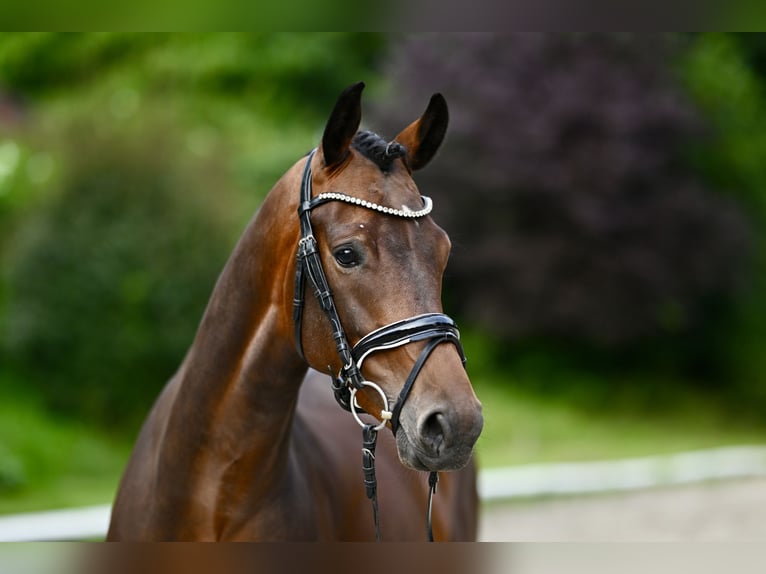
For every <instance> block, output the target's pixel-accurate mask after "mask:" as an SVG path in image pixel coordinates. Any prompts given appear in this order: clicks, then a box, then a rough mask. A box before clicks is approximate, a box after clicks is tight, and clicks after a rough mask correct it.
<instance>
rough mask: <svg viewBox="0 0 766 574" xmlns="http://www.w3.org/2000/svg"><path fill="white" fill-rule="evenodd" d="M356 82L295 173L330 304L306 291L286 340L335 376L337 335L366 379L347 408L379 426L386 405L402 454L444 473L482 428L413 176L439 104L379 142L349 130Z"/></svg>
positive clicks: (430, 224) (427, 153) (443, 247)
mask: <svg viewBox="0 0 766 574" xmlns="http://www.w3.org/2000/svg"><path fill="white" fill-rule="evenodd" d="M363 87H364V85H363V84H361V83H360V84H356V85H354V86H351V87H350V88H348V89H347V90H346V91H345V92H343V93H342V94H341V96H340V98H339V99H338V101H337V103H336V105H335V107H334V109H333V111H332V113H331V115H330V118H329V120H328V122H327V125H326V127H325V130H324V134H323V137H322V143H321V146H320V147H319V148H318V150H317V151H316V153H315V154H312V155H311V156H309V158H308V160H307V162H308V164H307V165H306V168H305V171H304V179H305V178H306V177H308V179H309V181H308V183H309V184H310V186H311V189H313V190H312V191H310V192H308V193H309V194H310V198H311V200H312V201H313V204H311V205H310V206H309V204H308V203H306V204H305V205H304V206H303V208H302V209H303V210H304V213H307V212H308V213H309V214H310V223H307V224H306V226H307V227H309V228H310V230H311V231H312V232H313V237H314V238H315V243H316V251H317V252H318V256H319V260H320V261H321V266H320V267H321V269H320V272H323V274H324V277H325V279H326V285H327V287H328V292H330V293H331V295H330V298H331V299H332V303H333V305H334V307H335V309H336V311H333V313H334V315H331V320H330V321H328V320H327V314H326V311H327V309H326V308H324V307H325V305H324V304H323V303H322V296H321V295H319V296H318V299H315V298H312V297H307V299H306V306H305V307H306V308H305V312H304V313H303V318H302V325H301V321H299V328H298V333H297V334H296V337H297V339H298V340H297V344H298V346H299V349H301V350H302V354H303V355H304V357H305V359H306V361H307V362H308V363H309V365H310V366H312V367H313V368H315V369H317V370H320V371H325V372H327V370H328V368H329V369H331V370H332V371H333V372H339V371H341V372H344V371H343V369H344V368H346V367H348V365H343V364H342V363H343V362H344V359H343V354H344V351H343V349H342V347H343V345H344V344H345V343H343V342H341V343H338V339H339V337H341V336H344V337H345V338H346V339H347V341H348V345H349V346H350V347H352V348H354V351H355V352H354V353H353V361H351V362H352V363H355V365H357V366H359V374H360V375H361V380H363V381H372V382H374V384H369V385H368V384H363V385H358V387H359V388H358V392H355V393H354V395H355V396H354V397H353V398H352V401H353V402H354V405H352V407H353V406H355V405H356V404H358V405H359V407H361V408H363V409H364V410H365V411H367V412H368V413H371V414H373V415H376V416H378V418H379V420H381V417H382V420H384V422H385V419H386V418H388V417H390V416H391V413H390V410H389V409H391V406H392V405H396V406H395V407H394V408H393V409H392V410H394V420H393V421H392V425H391V426H392V429H393V431H394V433H395V436H396V443H397V448H398V453H399V458H400V460H401V462H402V463H403V464H405V465H406V466H408V467H411V468H414V469H417V470H431V471H433V470H454V469H458V468H461V467H462V466H464V465H465V464H466V463H467V462H468V460H469V459H470V456H471V453H472V451H473V447H474V444H475V442H476V440H477V438H478V436H479V433H480V432H481V429H482V425H483V418H482V414H481V403H480V402H479V401H478V399H477V398H476V395H475V394H474V392H473V389H472V387H471V382H470V380H469V378H468V375H467V373H466V371H465V369H464V365H463V360H464V357H463V356H462V348H461V346H460V343H459V339H458V337H459V334H458V332H457V329H456V328H455V327H454V325H453V324H452V323H451V320H450V319H449V318H448V317H446V316H445V315H443V314H442V303H441V291H442V276H443V274H444V270H445V267H446V265H447V260H448V258H449V254H450V249H451V244H450V240H449V238H448V236H447V234H446V233H445V232H444V230H442V229H441V228H440V227H439V226H438V225H436V223H435V222H434V221H433V220H432V219H431V217H429V216H428V212H429V211H430V206H431V201H430V200H429V199H427V198H424V197H423V196H421V195H420V192H419V191H418V188H417V186H416V185H415V182H414V181H413V179H412V173H413V171H416V170H418V169H421V168H423V167H425V166H426V165H427V164H428V163H429V161H430V160H431V159H432V158H433V156H434V154H435V153H436V151H437V149H438V148H439V146H440V144H441V142H442V140H443V138H444V134H445V132H446V128H447V123H448V111H447V104H446V102H445V100H444V98H443V97H442V96H441V95H439V94H436V95H434V96H433V97H432V98H431V101H430V103H429V105H428V107H427V109H426V111H425V112H424V113H423V115H422V116H421V117H420V118H419V119H417V120H416V121H414V122H413V123H412V124H410V125H409V126H407V127H406V128H405V129H404V130H402V131H401V132H400V133H399V134H398V135H397V136H396V138H394V140H392V141H390V142H387V141H385V140H383V139H382V138H380V137H379V136H377V135H375V134H373V133H371V132H360V131H358V130H359V124H360V120H361V93H362V89H363ZM302 217H304V215H302ZM305 217H306V218H308V215H305ZM306 233H307V232H306V231H305V230H304V236H305V235H306ZM312 241H313V239H312ZM315 290H316V289H315ZM320 290H321V289H320ZM299 296H300V295H299ZM325 298H326V297H325ZM323 308H324V311H325V312H323ZM333 316H334V317H335V318H333ZM338 322H339V323H340V325H335V323H338ZM381 331H382V332H381ZM360 342H361V346H362V347H365V349H363V350H360V349H359V348H358V347H359V346H360ZM426 348H427V350H426V351H424V349H426ZM339 349H340V350H339ZM362 355H363V356H362ZM416 365H417V370H415V366H416ZM352 366H353V365H352ZM344 376H349V377H350V375H348V371H347V370H346V371H345V375H344ZM341 378H344V377H341ZM408 381H409V388H408V389H407V391H406V392H405V393H402V388H403V386H404V385H405V384H406V382H408Z"/></svg>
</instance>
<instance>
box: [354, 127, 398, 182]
mask: <svg viewBox="0 0 766 574" xmlns="http://www.w3.org/2000/svg"><path fill="white" fill-rule="evenodd" d="M351 145H352V147H353V148H354V149H355V150H357V151H358V152H360V153H361V154H362V155H363V156H365V157H366V158H368V159H371V160H372V161H374V162H375V164H376V165H377V166H378V167H379V168H380V169H381V171H384V172H387V171H389V170H390V169H391V165H392V164H393V163H394V160H395V159H396V158H399V157H402V156H403V155H404V154H405V153H407V149H406V148H405V147H404V146H403V145H402V144H400V143H399V142H397V141H392V142H387V141H386V140H384V139H383V138H382V137H380V136H379V135H378V134H376V133H373V132H370V131H360V132H358V133H357V134H356V135H355V136H354V139H353V141H352V142H351Z"/></svg>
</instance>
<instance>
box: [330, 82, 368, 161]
mask: <svg viewBox="0 0 766 574" xmlns="http://www.w3.org/2000/svg"><path fill="white" fill-rule="evenodd" d="M363 89H364V82H358V83H356V84H353V85H351V86H349V87H348V88H346V89H345V90H343V93H341V95H340V96H339V97H338V101H337V102H335V107H334V108H333V110H332V113H331V114H330V119H328V120H327V125H326V126H325V128H324V134H323V135H322V155H323V156H324V163H325V166H326V167H333V166H336V165H337V164H339V163H341V162H342V161H343V160H344V159H346V156H348V154H349V151H348V146H349V145H351V140H352V138H353V137H354V135H355V134H356V132H357V130H358V129H359V123H360V122H361V121H362V90H363Z"/></svg>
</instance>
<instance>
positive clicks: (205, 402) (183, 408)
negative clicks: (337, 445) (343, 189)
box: [162, 178, 307, 502]
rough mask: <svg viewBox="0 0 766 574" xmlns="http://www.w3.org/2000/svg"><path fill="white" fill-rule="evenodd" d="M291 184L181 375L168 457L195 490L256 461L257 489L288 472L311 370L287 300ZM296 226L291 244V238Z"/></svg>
mask: <svg viewBox="0 0 766 574" xmlns="http://www.w3.org/2000/svg"><path fill="white" fill-rule="evenodd" d="M286 181H287V180H286V179H285V178H283V180H282V181H280V182H279V183H278V184H277V186H275V188H274V190H272V192H271V193H270V194H269V196H268V197H267V199H266V200H265V201H264V203H263V205H262V206H261V208H260V209H259V211H258V213H257V215H256V217H255V218H254V219H253V221H251V223H250V224H249V225H248V227H247V229H246V231H245V233H244V234H243V236H242V238H241V239H240V241H239V242H238V244H237V246H236V248H235V249H234V252H233V253H232V255H231V257H230V258H229V261H228V262H227V264H226V266H225V267H224V270H223V272H222V273H221V275H220V277H219V279H218V282H217V283H216V286H215V289H214V291H213V294H212V296H211V298H210V301H209V303H208V307H207V309H206V311H205V314H204V316H203V319H202V322H201V324H200V327H199V330H198V332H197V335H196V337H195V340H194V342H193V344H192V346H191V348H190V350H189V352H188V354H187V357H186V359H185V360H184V363H183V365H182V366H181V369H180V370H179V372H178V374H177V375H176V380H175V385H176V388H175V393H174V399H173V405H172V407H171V409H170V415H169V417H168V419H167V425H166V427H165V432H164V433H163V434H164V437H165V447H166V448H165V449H164V450H165V452H164V453H163V454H162V456H164V455H167V456H168V457H169V458H168V460H169V461H171V462H169V463H168V464H171V465H175V466H176V468H177V467H178V466H181V467H186V469H187V470H189V471H193V472H192V476H195V477H199V478H198V481H202V484H198V485H196V488H197V489H201V490H205V491H211V490H213V491H214V490H215V488H212V489H211V488H210V486H211V481H212V482H213V483H215V482H217V481H220V480H224V479H225V473H226V472H229V471H230V470H231V468H232V465H234V464H235V463H237V464H240V463H242V461H256V462H257V464H258V471H257V472H258V476H259V480H261V481H263V480H264V479H267V477H269V475H270V471H271V474H273V475H274V479H275V480H278V477H277V476H276V474H278V473H279V472H280V469H283V468H284V461H285V460H286V456H287V450H288V449H287V443H288V440H289V434H290V427H291V422H292V418H293V415H294V412H295V405H296V402H297V397H298V390H299V388H300V383H301V382H302V380H303V377H304V376H305V373H306V370H307V367H306V364H305V363H304V362H303V361H302V360H300V358H299V357H298V354H297V351H296V349H295V343H294V341H293V340H292V335H291V334H292V318H291V311H292V310H291V309H290V308H289V304H290V301H291V299H289V298H287V297H286V287H285V286H286V284H287V279H288V277H287V274H288V273H289V272H290V270H292V269H294V267H293V266H292V265H290V264H288V263H289V261H290V259H291V258H293V257H294V252H295V245H296V242H297V238H298V231H297V218H296V217H295V215H294V214H295V205H296V204H297V196H296V198H295V201H294V202H291V201H290V200H289V195H286V194H290V193H294V194H297V188H291V187H292V186H288V185H287V184H286ZM290 204H292V209H290V208H289V207H290ZM291 216H292V218H295V219H294V220H293V219H288V218H290V217H291ZM291 225H292V226H294V227H295V233H294V237H292V235H293V234H292V232H288V231H286V230H290V229H292V227H291ZM227 469H228V470H227ZM250 480H255V479H254V475H251V476H250ZM189 487H190V488H195V485H191V484H190V485H189ZM210 502H212V501H210Z"/></svg>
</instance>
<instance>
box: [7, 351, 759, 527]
mask: <svg viewBox="0 0 766 574" xmlns="http://www.w3.org/2000/svg"><path fill="white" fill-rule="evenodd" d="M470 346H471V343H470V341H466V347H467V350H468V353H469V357H470V360H471V362H470V363H469V367H470V366H473V365H477V366H478V365H481V364H482V363H481V353H480V351H479V350H478V349H471V348H470ZM475 370H476V371H477V372H476V373H474V372H473V371H471V370H470V369H469V371H471V376H472V380H473V382H474V386H475V388H476V392H477V394H478V395H479V398H480V399H481V400H482V402H483V403H484V415H485V426H484V431H483V433H482V436H481V438H480V439H479V443H478V446H477V451H478V457H479V461H480V464H481V466H483V467H496V466H504V465H512V464H524V463H536V462H550V461H573V460H603V459H613V458H621V457H632V456H642V455H654V454H663V453H671V452H678V451H684V450H693V449H700V448H709V447H716V446H724V445H735V444H737V445H738V444H758V443H761V444H763V443H766V426H765V425H763V424H759V423H757V422H753V420H749V419H744V418H738V417H736V416H732V415H731V414H730V413H727V411H726V410H724V409H722V408H721V407H720V406H719V405H718V404H717V403H716V402H715V400H714V399H712V398H711V399H704V398H703V397H700V396H699V395H697V394H688V393H687V394H686V395H684V396H683V400H680V399H679V400H678V401H676V402H675V403H674V404H664V406H663V407H662V408H659V407H658V408H647V407H646V406H643V407H641V408H636V407H635V405H633V406H630V401H626V400H625V399H621V398H620V397H617V396H615V397H614V399H615V400H614V404H607V405H606V406H605V407H604V408H600V409H593V408H590V409H587V408H582V407H576V406H574V403H573V401H570V400H567V399H564V398H556V397H553V396H547V397H545V396H541V395H540V394H539V393H537V394H535V393H532V392H528V391H524V390H523V389H522V385H517V384H516V383H517V381H516V380H515V379H514V376H515V375H513V374H510V373H508V374H505V375H504V374H502V373H496V372H483V371H482V369H481V368H476V369H475ZM0 389H5V390H0V514H7V513H15V512H26V511H34V510H48V509H54V508H64V507H72V506H81V505H90V504H104V503H108V502H110V501H111V500H112V498H113V496H114V493H115V491H116V488H117V484H118V482H119V477H120V475H121V473H122V470H123V468H124V465H125V463H126V461H127V458H128V455H129V453H130V449H131V446H132V445H131V444H130V443H129V441H127V440H124V439H122V440H120V439H117V438H114V437H113V436H110V435H109V434H108V433H106V432H104V431H101V430H97V429H94V428H91V427H88V426H86V425H83V424H78V423H76V422H73V421H71V420H66V419H62V418H59V417H55V416H52V415H51V414H50V413H48V412H46V410H45V408H44V407H43V405H42V403H41V402H40V401H39V400H38V399H37V398H36V396H35V395H34V394H32V393H30V392H24V391H23V390H22V391H19V389H18V388H15V389H10V388H7V386H3V385H1V384H0Z"/></svg>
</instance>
